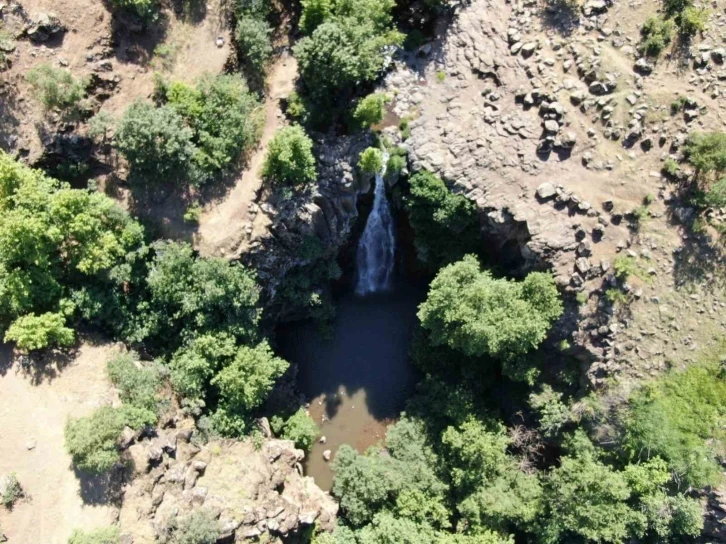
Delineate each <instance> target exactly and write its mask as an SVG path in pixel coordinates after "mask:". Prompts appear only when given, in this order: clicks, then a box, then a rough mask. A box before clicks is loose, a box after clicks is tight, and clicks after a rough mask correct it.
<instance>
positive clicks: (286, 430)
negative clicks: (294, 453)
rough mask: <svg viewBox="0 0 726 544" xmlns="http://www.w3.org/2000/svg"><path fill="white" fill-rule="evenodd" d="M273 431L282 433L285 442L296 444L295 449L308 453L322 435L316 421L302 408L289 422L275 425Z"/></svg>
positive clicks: (280, 422)
mask: <svg viewBox="0 0 726 544" xmlns="http://www.w3.org/2000/svg"><path fill="white" fill-rule="evenodd" d="M273 419H274V418H273ZM278 419H279V418H278ZM273 429H275V432H279V433H281V434H282V438H284V439H285V440H292V441H293V442H295V447H297V448H301V449H303V450H306V451H308V450H310V448H311V447H312V445H313V442H315V439H316V438H317V437H318V435H319V434H320V429H318V426H317V425H316V424H315V421H314V420H313V418H312V417H310V415H309V414H308V413H307V412H306V411H305V410H304V409H303V408H300V409H299V410H298V411H297V412H295V413H294V414H293V415H292V416H290V417H289V418H288V419H287V420H285V421H279V422H277V424H276V425H275V424H273Z"/></svg>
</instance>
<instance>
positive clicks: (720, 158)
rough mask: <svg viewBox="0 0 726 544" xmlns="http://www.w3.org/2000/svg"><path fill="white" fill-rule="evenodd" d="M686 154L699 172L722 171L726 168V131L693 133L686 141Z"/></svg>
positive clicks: (687, 158)
mask: <svg viewBox="0 0 726 544" xmlns="http://www.w3.org/2000/svg"><path fill="white" fill-rule="evenodd" d="M684 154H685V157H686V160H687V161H688V162H689V163H690V164H691V165H692V166H694V167H695V168H696V170H697V171H698V172H699V173H704V174H705V173H709V172H716V173H717V174H718V173H721V172H723V171H724V170H726V133H723V132H710V133H705V134H704V133H696V134H693V135H692V136H691V137H690V138H689V139H688V141H687V142H686V146H685V150H684Z"/></svg>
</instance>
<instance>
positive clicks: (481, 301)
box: [418, 255, 562, 374]
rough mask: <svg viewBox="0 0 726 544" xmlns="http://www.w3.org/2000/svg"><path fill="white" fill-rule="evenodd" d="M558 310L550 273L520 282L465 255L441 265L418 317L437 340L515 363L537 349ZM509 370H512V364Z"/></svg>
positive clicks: (465, 351) (554, 287)
mask: <svg viewBox="0 0 726 544" xmlns="http://www.w3.org/2000/svg"><path fill="white" fill-rule="evenodd" d="M560 313H562V303H561V302H560V300H559V296H558V295H557V288H556V286H555V283H554V280H553V278H552V276H551V275H549V274H546V273H541V272H532V273H531V274H529V275H528V276H527V278H525V280H524V281H521V282H514V281H510V280H506V279H494V278H493V277H492V276H491V274H490V273H489V272H487V271H481V270H480V269H479V263H478V262H477V260H476V257H474V256H472V255H467V256H466V257H464V259H462V260H461V261H459V262H457V263H454V264H451V265H448V266H446V267H444V268H442V269H441V271H440V272H439V273H438V275H437V276H436V278H434V280H433V281H432V282H431V287H430V289H429V294H428V297H427V299H426V301H425V302H424V303H423V304H421V306H419V311H418V317H419V319H420V320H421V324H422V326H423V327H424V328H425V329H427V330H428V331H429V334H430V340H431V342H432V343H433V344H434V345H441V344H445V345H448V346H450V347H452V348H454V349H457V350H460V351H462V352H463V353H464V354H466V355H469V356H482V355H489V356H492V357H496V358H499V359H502V360H503V361H505V362H511V361H513V360H516V358H517V357H520V356H522V355H524V354H526V353H527V352H528V351H531V350H532V349H535V348H536V347H537V346H538V345H539V344H540V343H541V342H542V341H543V340H544V338H545V337H546V336H547V332H548V331H549V328H550V326H551V324H552V322H553V321H554V319H555V318H556V317H557V316H559V315H560ZM505 371H506V372H508V373H510V374H512V372H511V368H508V367H506V366H505Z"/></svg>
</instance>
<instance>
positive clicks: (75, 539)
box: [68, 527, 121, 544]
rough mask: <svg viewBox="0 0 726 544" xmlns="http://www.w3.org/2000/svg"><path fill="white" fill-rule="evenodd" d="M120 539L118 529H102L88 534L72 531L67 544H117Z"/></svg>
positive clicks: (77, 530) (78, 530) (76, 530)
mask: <svg viewBox="0 0 726 544" xmlns="http://www.w3.org/2000/svg"><path fill="white" fill-rule="evenodd" d="M120 537H121V533H120V531H119V528H118V527H104V528H102V529H96V530H95V531H90V532H86V531H81V530H80V529H74V530H73V534H71V537H70V538H69V539H68V544H119V539H120Z"/></svg>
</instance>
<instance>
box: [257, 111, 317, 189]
mask: <svg viewBox="0 0 726 544" xmlns="http://www.w3.org/2000/svg"><path fill="white" fill-rule="evenodd" d="M262 175H263V176H264V177H265V178H266V179H268V180H271V181H273V182H276V183H284V184H286V185H299V184H303V183H307V182H309V181H313V180H314V179H315V176H316V175H317V172H316V171H315V157H313V142H312V140H311V139H310V138H309V137H308V135H307V134H305V131H304V130H303V129H302V127H300V126H299V125H293V126H290V127H285V128H282V129H280V130H279V131H278V132H277V133H276V134H275V137H274V138H273V139H272V141H271V142H270V145H269V146H268V148H267V155H266V156H265V163H264V165H263V167H262Z"/></svg>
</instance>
